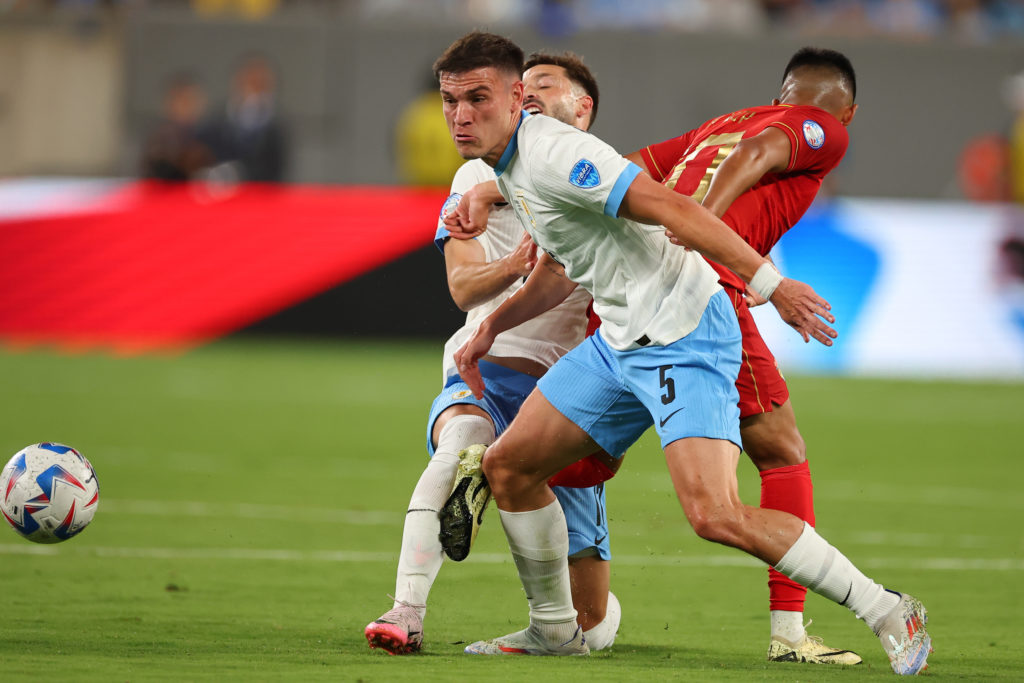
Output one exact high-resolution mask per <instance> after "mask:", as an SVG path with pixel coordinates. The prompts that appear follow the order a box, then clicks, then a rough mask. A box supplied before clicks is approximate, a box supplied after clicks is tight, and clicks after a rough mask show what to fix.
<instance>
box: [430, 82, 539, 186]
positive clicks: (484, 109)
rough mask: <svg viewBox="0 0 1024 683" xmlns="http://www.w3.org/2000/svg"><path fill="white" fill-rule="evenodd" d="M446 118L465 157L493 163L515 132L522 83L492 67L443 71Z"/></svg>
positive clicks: (442, 95)
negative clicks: (453, 71)
mask: <svg viewBox="0 0 1024 683" xmlns="http://www.w3.org/2000/svg"><path fill="white" fill-rule="evenodd" d="M441 100H442V102H443V105H442V109H443V110H444V120H445V122H446V123H447V124H448V131H449V132H450V133H451V136H452V140H453V141H454V142H455V149H456V150H457V151H458V152H459V155H460V156H461V157H462V158H463V159H483V160H484V161H485V162H487V163H489V164H490V165H491V166H494V165H495V164H497V163H498V159H500V158H501V154H502V152H504V151H505V146H506V145H507V144H508V141H509V139H510V138H511V136H512V134H513V133H514V132H515V128H516V122H517V121H518V120H519V113H520V111H521V110H522V107H523V84H522V82H521V81H519V80H517V79H515V78H512V77H510V76H507V75H505V74H503V73H501V72H499V71H498V70H497V69H495V68H493V67H485V68H482V69H474V70H472V71H466V72H464V73H458V74H454V73H447V72H445V73H442V74H441Z"/></svg>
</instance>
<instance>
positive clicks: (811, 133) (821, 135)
mask: <svg viewBox="0 0 1024 683" xmlns="http://www.w3.org/2000/svg"><path fill="white" fill-rule="evenodd" d="M804 140H807V144H808V145H810V147H811V149H818V148H820V147H821V146H822V145H824V144H825V131H824V130H822V128H821V126H820V125H819V124H818V122H817V121H811V120H810V119H807V120H806V121H804Z"/></svg>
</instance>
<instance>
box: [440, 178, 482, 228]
mask: <svg viewBox="0 0 1024 683" xmlns="http://www.w3.org/2000/svg"><path fill="white" fill-rule="evenodd" d="M491 206H492V205H491V203H490V202H489V201H487V200H486V199H484V198H482V197H480V196H479V193H478V192H477V191H476V187H472V188H470V189H469V190H467V191H466V193H465V194H464V195H462V199H460V200H459V204H458V206H456V207H455V208H454V209H452V210H451V211H449V212H448V213H447V214H445V217H444V224H445V227H446V228H448V232H449V233H450V234H451V236H452V237H454V238H455V239H458V240H469V239H473V238H474V237H479V236H480V235H482V234H484V232H485V231H486V230H487V218H488V216H489V215H490V213H491Z"/></svg>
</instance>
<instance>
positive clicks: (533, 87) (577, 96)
mask: <svg viewBox="0 0 1024 683" xmlns="http://www.w3.org/2000/svg"><path fill="white" fill-rule="evenodd" d="M584 96H585V95H583V93H582V90H581V89H580V88H579V87H578V86H576V85H575V84H574V83H573V82H572V81H571V80H569V76H568V75H567V74H566V71H565V69H564V68H562V67H560V66H554V65H551V64H538V65H537V66H535V67H533V68H530V69H527V70H526V73H524V74H523V109H525V110H526V111H528V112H530V113H531V114H545V115H547V116H550V117H552V118H555V119H558V120H559V121H561V122H562V123H568V124H569V125H570V126H576V127H577V128H580V129H582V130H586V129H587V125H588V123H589V118H590V117H589V115H587V116H584V115H583V112H582V111H581V108H580V107H579V106H578V102H579V100H581V99H582V97H584Z"/></svg>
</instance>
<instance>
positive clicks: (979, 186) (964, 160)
mask: <svg viewBox="0 0 1024 683" xmlns="http://www.w3.org/2000/svg"><path fill="white" fill-rule="evenodd" d="M957 166H958V167H957V174H958V175H959V178H960V188H961V190H963V193H964V196H966V197H967V198H968V199H970V200H972V201H976V202H1000V201H1006V200H1007V199H1008V198H1009V194H1010V187H1009V186H1010V164H1009V149H1008V147H1007V144H1006V139H1005V138H1004V137H1003V136H1002V135H997V134H994V133H991V134H986V135H979V136H977V137H975V138H973V139H972V140H970V141H969V142H968V143H967V144H966V145H965V146H964V148H963V151H962V152H961V153H960V160H959V163H958V165H957Z"/></svg>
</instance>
